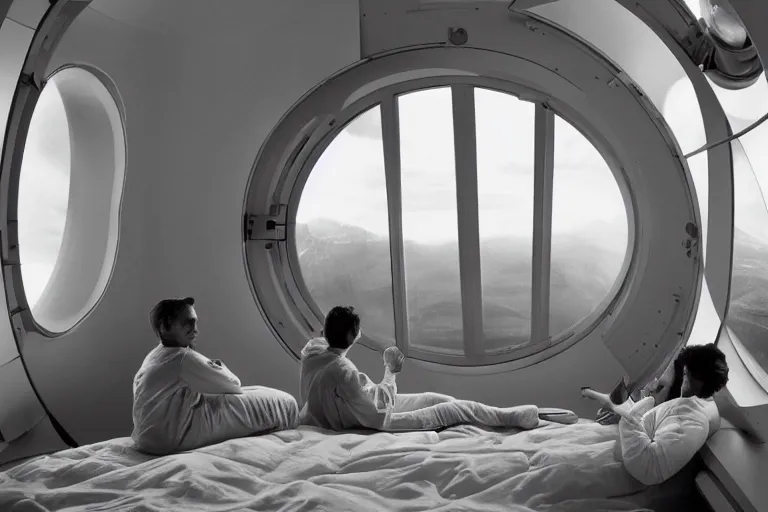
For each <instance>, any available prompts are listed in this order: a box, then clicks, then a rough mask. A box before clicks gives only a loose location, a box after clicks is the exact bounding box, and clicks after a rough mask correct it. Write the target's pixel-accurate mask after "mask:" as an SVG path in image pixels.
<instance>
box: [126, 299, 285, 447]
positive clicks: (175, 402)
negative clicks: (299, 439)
mask: <svg viewBox="0 0 768 512" xmlns="http://www.w3.org/2000/svg"><path fill="white" fill-rule="evenodd" d="M194 304H195V300H194V299H193V298H192V297H186V298H183V299H165V300H161V301H160V302H158V303H157V305H155V307H154V308H152V311H151V312H150V323H151V324H152V329H153V330H154V331H155V334H156V335H157V337H158V338H159V341H160V343H159V344H158V345H157V346H156V347H155V348H154V349H153V350H152V351H151V352H150V353H149V354H148V355H147V357H146V358H145V359H144V363H143V364H142V365H141V368H140V369H139V371H138V373H137V374H136V377H135V378H134V380H133V425H134V429H133V434H132V435H131V437H132V438H133V441H134V443H135V444H136V447H137V448H138V449H139V450H141V451H144V452H147V453H151V454H155V455H164V454H168V453H174V452H178V451H184V450H189V449H193V448H198V447H201V446H205V445H209V444H214V443H218V442H221V441H224V440H227V439H232V438H236V437H244V436H247V435H251V434H254V433H258V432H264V431H268V430H274V429H278V428H284V429H288V428H294V427H295V426H296V422H297V420H298V405H297V404H296V400H295V399H294V398H293V397H292V396H291V395H289V394H288V393H285V392H283V391H278V390H275V389H271V388H266V387H262V386H249V387H241V386H240V379H238V378H237V377H236V376H235V375H234V374H233V373H232V372H231V371H229V369H228V368H227V367H226V366H225V365H224V363H222V362H221V361H220V360H218V359H215V360H211V359H208V358H207V357H205V356H204V355H202V354H201V353H200V352H198V351H197V350H195V339H196V338H197V326H198V324H197V314H196V313H195V308H194Z"/></svg>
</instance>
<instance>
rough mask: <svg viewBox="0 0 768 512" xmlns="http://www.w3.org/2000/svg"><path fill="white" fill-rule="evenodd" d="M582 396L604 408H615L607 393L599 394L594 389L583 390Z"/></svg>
mask: <svg viewBox="0 0 768 512" xmlns="http://www.w3.org/2000/svg"><path fill="white" fill-rule="evenodd" d="M581 396H583V397H584V398H589V399H591V400H595V401H596V402H598V403H599V404H600V405H602V406H603V407H613V402H611V397H610V396H609V395H608V394H607V393H598V392H597V391H595V390H594V389H592V388H582V390H581Z"/></svg>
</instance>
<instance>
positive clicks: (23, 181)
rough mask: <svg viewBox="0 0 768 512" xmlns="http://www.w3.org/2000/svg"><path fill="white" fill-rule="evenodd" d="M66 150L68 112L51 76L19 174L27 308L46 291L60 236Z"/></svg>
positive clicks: (66, 196) (67, 176)
mask: <svg viewBox="0 0 768 512" xmlns="http://www.w3.org/2000/svg"><path fill="white" fill-rule="evenodd" d="M70 152H71V148H70V140H69V124H68V121H67V113H66V111H65V110H64V103H63V101H62V99H61V94H60V93H59V90H58V89H57V88H56V84H55V83H54V82H53V81H50V82H48V84H47V85H46V86H45V88H44V89H43V91H42V93H41V94H40V98H39V99H38V102H37V105H36V107H35V111H34V113H33V114H32V121H31V123H30V126H29V132H28V134H27V142H26V145H25V147H24V157H23V160H22V163H21V175H20V178H19V206H18V208H19V211H18V219H19V255H20V258H21V276H22V279H23V282H24V291H25V293H26V296H27V302H28V303H29V307H30V308H34V307H35V305H36V304H37V301H38V299H39V298H40V297H41V296H42V294H43V292H44V291H45V287H46V285H47V284H48V282H49V280H50V278H51V275H52V274H53V270H54V268H55V266H56V261H57V260H58V257H59V252H60V249H61V242H62V239H63V238H64V226H65V224H66V220H67V208H68V205H69V179H70Z"/></svg>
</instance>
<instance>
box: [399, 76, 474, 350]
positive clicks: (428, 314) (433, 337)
mask: <svg viewBox="0 0 768 512" xmlns="http://www.w3.org/2000/svg"><path fill="white" fill-rule="evenodd" d="M398 101H399V114H400V158H401V182H402V200H403V239H404V245H405V285H406V298H407V304H408V329H409V332H410V342H411V345H412V346H414V347H417V348H419V349H421V350H427V351H430V352H435V353H444V354H462V355H463V353H464V342H463V339H464V332H463V322H462V309H461V284H460V280H459V243H458V240H459V237H458V221H457V210H456V172H455V171H456V167H455V163H454V148H453V104H452V94H451V89H450V88H449V87H442V88H437V89H428V90H423V91H418V92H413V93H409V94H404V95H402V96H400V97H399V100H398Z"/></svg>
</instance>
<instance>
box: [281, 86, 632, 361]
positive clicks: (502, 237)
mask: <svg viewBox="0 0 768 512" xmlns="http://www.w3.org/2000/svg"><path fill="white" fill-rule="evenodd" d="M394 98H395V99H394V108H393V107H392V105H387V106H383V105H382V104H375V105H374V106H372V107H369V108H367V110H365V111H364V112H362V113H361V114H359V115H358V116H357V117H355V118H354V119H353V120H352V121H351V122H349V123H348V124H347V125H346V126H345V127H343V129H341V131H340V132H338V133H337V135H335V137H334V138H333V139H332V141H331V142H330V143H328V144H327V146H322V147H321V148H320V149H319V150H318V151H317V153H318V155H316V156H315V158H310V159H309V160H308V162H307V164H306V165H307V169H305V170H304V171H303V172H305V173H307V172H308V175H307V177H306V182H305V183H304V185H303V189H301V190H300V196H298V195H297V194H296V193H295V192H294V195H293V197H300V199H299V202H298V208H297V210H296V218H295V238H294V242H295V247H296V255H297V257H298V268H299V269H300V270H299V272H294V278H295V279H296V282H297V286H298V288H299V289H301V290H303V292H304V296H305V298H306V299H307V300H308V301H309V302H313V303H314V304H313V306H314V308H313V309H316V311H318V312H319V313H320V315H323V314H324V313H325V312H327V311H328V310H329V309H330V308H331V307H333V306H336V305H353V306H355V307H356V309H357V310H358V311H359V313H360V315H361V317H362V323H363V330H364V333H365V334H366V337H367V339H369V340H371V341H372V342H373V343H375V344H377V345H394V344H398V345H399V346H401V347H404V348H405V349H406V350H407V351H408V353H409V355H415V356H416V357H418V358H420V359H426V360H433V361H440V362H445V361H451V362H457V361H461V362H462V363H460V364H466V363H467V362H468V361H470V362H471V361H483V360H489V359H491V360H498V359H499V358H500V357H501V358H503V359H510V358H513V357H514V355H515V354H516V353H517V352H518V351H520V350H527V351H528V352H530V351H531V350H536V347H541V348H544V347H545V346H551V344H553V343H555V342H557V341H561V340H563V339H566V338H569V337H571V336H574V335H575V336H578V335H582V334H584V333H585V332H586V331H588V330H589V328H590V326H592V325H594V323H595V321H596V320H598V319H599V317H600V315H601V314H602V313H603V312H604V310H605V306H606V305H607V304H608V303H609V302H610V300H611V299H612V298H613V297H614V295H615V293H614V292H615V291H616V290H617V289H618V285H619V284H620V282H621V278H623V276H624V273H623V272H622V270H623V269H625V258H626V256H627V248H628V232H629V230H628V219H627V206H626V204H625V201H624V197H623V195H622V193H621V190H620V189H619V186H618V184H617V181H616V178H615V175H614V173H613V172H612V170H611V168H610V167H609V166H608V164H607V163H606V161H605V160H604V159H603V158H602V156H601V155H600V153H599V152H598V151H597V150H596V149H595V147H594V146H593V145H592V144H591V143H590V142H589V141H588V140H587V139H586V138H585V137H584V136H583V135H582V134H581V132H579V131H578V130H577V129H575V128H574V127H573V126H572V125H571V124H569V123H568V122H567V121H565V120H564V119H563V118H562V117H560V116H558V115H556V114H554V113H553V112H552V111H550V110H547V109H545V108H544V107H542V106H541V105H537V104H535V103H532V102H528V101H523V100H521V99H518V98H517V97H516V96H514V95H512V94H509V93H506V92H500V91H497V90H490V89H487V88H480V87H474V86H468V85H462V86H459V87H449V86H447V87H436V88H431V89H424V90H417V91H410V92H405V93H401V94H399V95H397V96H395V97H394ZM387 108H389V109H390V110H389V113H387V112H385V110H386V109H387ZM537 109H540V110H541V112H538V113H537ZM387 116H389V117H387ZM387 124H389V126H385V127H384V128H383V125H387ZM537 133H538V135H537ZM552 157H553V158H552ZM290 242H291V240H290V238H289V243H290ZM398 316H399V317H400V319H398Z"/></svg>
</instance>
